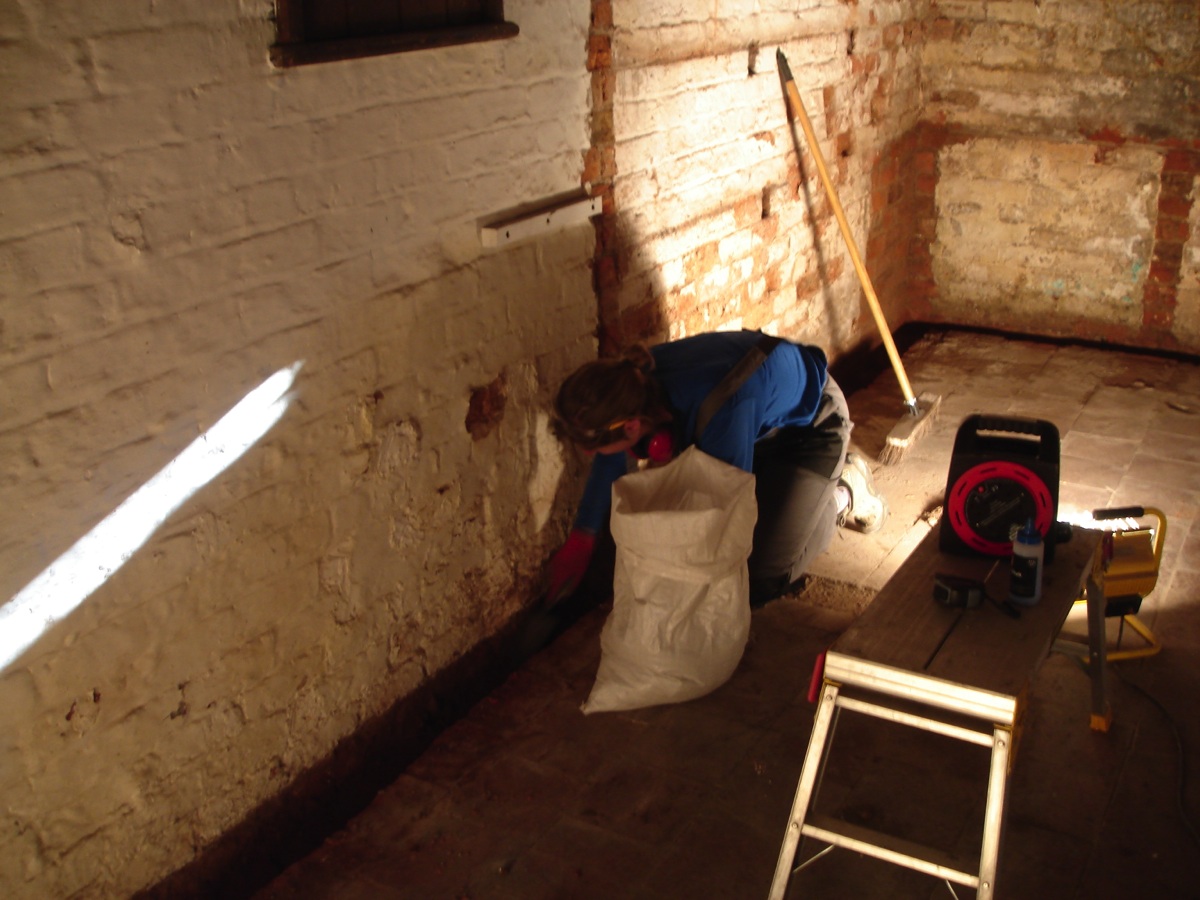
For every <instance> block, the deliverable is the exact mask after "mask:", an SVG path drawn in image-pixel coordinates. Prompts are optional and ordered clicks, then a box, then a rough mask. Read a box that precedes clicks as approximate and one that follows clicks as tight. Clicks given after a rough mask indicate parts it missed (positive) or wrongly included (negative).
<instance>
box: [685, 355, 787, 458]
mask: <svg viewBox="0 0 1200 900" xmlns="http://www.w3.org/2000/svg"><path fill="white" fill-rule="evenodd" d="M781 340H782V338H777V337H772V336H771V335H769V334H764V335H763V336H762V337H760V338H759V340H758V343H756V344H755V345H754V346H753V347H751V348H750V349H749V350H747V351H746V355H745V356H743V357H742V358H741V359H740V360H738V363H737V365H736V366H734V367H733V368H732V369H730V370H729V372H728V373H727V374H726V375H725V377H724V378H722V379H721V381H720V383H719V384H718V385H717V386H716V387H715V388H713V389H712V391H710V392H709V395H708V396H707V397H705V398H704V402H703V403H701V404H700V412H699V413H697V415H696V431H695V433H694V434H693V439H694V440H695V441H697V442H699V440H700V435H701V434H703V433H704V429H705V428H707V427H708V423H709V422H710V421H712V417H713V416H714V415H716V413H717V410H718V409H720V408H721V407H722V406H724V405H725V401H726V400H728V399H729V398H730V397H732V396H733V395H734V394H735V393H736V392H737V389H738V388H740V387H741V386H742V385H743V384H745V383H746V379H747V378H749V377H750V376H751V375H753V374H754V371H755V370H756V369H757V368H758V367H759V366H761V365H762V364H763V362H765V361H766V358H767V357H768V356H769V355H770V353H771V351H772V350H774V349H775V347H776V345H777V344H779V342H780V341H781Z"/></svg>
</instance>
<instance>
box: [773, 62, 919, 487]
mask: <svg viewBox="0 0 1200 900" xmlns="http://www.w3.org/2000/svg"><path fill="white" fill-rule="evenodd" d="M775 60H776V62H777V64H778V67H779V76H780V78H782V79H783V88H784V93H785V94H786V95H787V101H788V117H789V119H791V120H792V121H796V120H799V121H800V127H801V128H802V129H803V130H804V137H805V139H806V140H807V141H808V149H809V151H810V152H811V153H812V157H813V161H814V162H816V164H817V174H818V175H820V176H821V184H823V185H824V186H825V193H826V195H827V196H828V197H829V203H830V205H831V206H832V207H833V214H834V216H835V217H836V218H837V223H838V227H839V228H840V229H841V231H842V237H843V238H845V240H846V249H847V250H848V251H849V253H850V261H851V262H852V263H854V271H855V272H857V273H858V280H859V282H860V283H861V284H862V289H863V293H864V294H866V296H867V303H868V305H869V306H870V307H871V312H872V314H873V315H874V316H875V324H876V326H877V327H878V328H879V335H880V337H882V338H883V345H884V346H885V347H886V348H887V354H888V359H890V360H891V362H892V368H893V369H894V370H895V372H896V380H897V381H899V382H900V390H901V391H902V392H903V393H904V405H905V407H906V409H907V415H905V416H904V417H903V418H901V419H900V421H899V422H897V423H896V426H895V427H894V428H893V429H892V430H891V432H890V433H889V434H888V436H887V441H886V442H885V443H884V446H883V449H882V450H881V451H880V452H879V461H880V462H881V463H884V464H885V465H891V464H892V463H895V462H899V461H900V459H902V458H903V456H904V454H905V453H907V452H908V451H909V449H910V448H911V447H912V446H913V445H914V444H915V443H916V442H917V441H918V440H920V438H921V436H922V435H923V434H924V433H925V431H926V430H927V429H928V428H929V426H930V425H931V424H932V423H933V420H934V419H935V418H936V417H937V413H938V407H940V406H941V403H942V398H941V396H939V395H937V394H931V393H922V394H921V396H920V397H917V396H915V395H914V394H913V389H912V385H911V384H909V381H908V375H906V374H905V372H904V363H902V362H901V361H900V352H899V351H898V350H897V349H896V342H895V341H894V340H893V339H892V332H891V329H890V328H888V324H887V320H886V319H885V318H884V317H883V310H882V309H881V308H880V306H879V297H878V296H876V294H875V288H874V287H872V286H871V278H870V276H869V275H868V274H867V267H866V266H865V265H863V261H862V257H861V256H860V255H859V252H858V246H857V245H856V244H855V243H854V236H853V235H852V234H851V233H850V224H849V223H848V222H847V221H846V213H845V212H844V211H843V210H842V204H841V202H840V201H839V200H838V195H837V191H836V190H834V187H833V182H832V181H831V180H830V178H829V172H828V171H827V170H826V169H825V159H824V157H822V155H821V148H820V147H819V146H818V145H817V136H816V134H814V133H813V127H812V123H811V122H810V121H809V120H808V114H807V113H806V112H805V111H804V104H803V103H802V102H801V100H800V91H799V90H797V89H796V82H795V81H794V80H793V79H792V70H791V68H790V67H789V66H788V62H787V57H785V56H784V55H783V51H782V50H776V51H775Z"/></svg>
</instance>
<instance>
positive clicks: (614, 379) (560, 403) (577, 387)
mask: <svg viewBox="0 0 1200 900" xmlns="http://www.w3.org/2000/svg"><path fill="white" fill-rule="evenodd" d="M653 370H654V357H653V356H651V355H650V351H649V350H648V349H646V348H645V347H644V346H641V345H638V346H635V347H633V348H631V349H630V350H628V351H627V352H626V353H625V355H624V356H622V357H620V358H615V359H597V360H594V361H592V362H589V363H584V364H583V365H582V366H580V367H579V368H578V369H576V370H575V371H574V372H572V373H571V374H570V375H569V376H567V378H566V380H565V381H564V382H563V383H562V385H561V386H560V387H559V389H558V395H557V396H556V397H555V398H554V414H555V424H556V426H557V429H558V432H559V434H560V435H562V436H563V437H565V438H567V439H568V440H570V441H572V442H573V443H575V444H578V445H579V446H580V447H583V448H584V449H589V450H594V449H596V448H598V447H603V446H605V445H607V444H612V443H615V442H617V441H619V440H621V438H622V437H623V435H624V425H625V423H626V422H627V421H629V420H630V419H638V418H640V419H645V420H647V421H649V422H652V423H657V422H660V421H663V420H664V419H666V418H669V414H668V413H666V411H665V407H664V403H663V400H662V392H661V389H660V388H659V386H658V382H657V381H655V379H654V378H653V376H652V375H651V373H652V372H653Z"/></svg>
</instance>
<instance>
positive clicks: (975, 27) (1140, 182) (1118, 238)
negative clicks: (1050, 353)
mask: <svg viewBox="0 0 1200 900" xmlns="http://www.w3.org/2000/svg"><path fill="white" fill-rule="evenodd" d="M934 11H935V12H936V13H937V14H938V17H937V18H936V19H933V20H931V22H930V26H929V29H928V39H927V41H926V42H925V44H924V51H923V55H922V72H923V77H924V81H925V87H926V98H927V104H926V108H925V112H924V118H925V119H926V120H927V121H933V122H937V123H939V124H940V125H942V126H944V127H947V128H948V129H949V131H950V132H951V134H952V135H953V136H952V138H951V143H950V145H949V146H946V147H944V148H943V149H942V150H941V151H940V153H939V155H938V175H939V182H938V188H937V201H936V212H935V213H933V214H935V215H936V218H937V222H938V227H937V235H936V240H935V242H934V246H933V248H932V255H933V261H934V271H935V275H936V279H937V283H938V292H937V296H936V297H935V299H934V301H933V307H932V313H933V316H934V317H935V318H939V319H943V320H946V321H952V322H969V323H978V324H986V325H993V326H999V327H1003V328H1006V329H1008V330H1012V331H1018V332H1028V333H1031V334H1046V335H1055V336H1068V337H1082V338H1090V339H1094V338H1103V339H1106V340H1111V341H1114V342H1118V343H1126V344H1132V345H1141V346H1147V347H1157V348H1162V349H1169V350H1182V351H1185V352H1190V353H1197V352H1200V339H1198V337H1197V336H1198V334H1200V308H1198V302H1197V296H1200V279H1198V278H1197V272H1196V265H1195V259H1196V255H1197V253H1198V252H1200V250H1198V249H1197V248H1198V247H1200V231H1198V230H1197V228H1196V227H1195V224H1194V223H1195V210H1196V204H1197V203H1198V202H1200V195H1198V194H1197V189H1196V184H1197V180H1198V177H1200V145H1198V144H1197V141H1196V136H1197V134H1200V110H1198V109H1197V107H1196V104H1195V103H1194V102H1189V101H1188V99H1187V98H1188V97H1194V96H1195V95H1196V93H1197V91H1200V68H1198V67H1197V63H1196V58H1197V57H1196V48H1197V46H1198V42H1200V6H1197V5H1196V4H1195V3H1179V2H1175V0H1146V2H1139V3H1120V4H1091V3H1083V2H1064V3H1044V2H1038V0H1014V2H1008V3H988V2H984V0H960V2H955V3H945V2H940V3H937V4H935V5H934ZM1189 216H1190V221H1191V222H1192V223H1193V224H1191V225H1190V226H1188V225H1187V222H1188V217H1189ZM1185 231H1186V233H1185Z"/></svg>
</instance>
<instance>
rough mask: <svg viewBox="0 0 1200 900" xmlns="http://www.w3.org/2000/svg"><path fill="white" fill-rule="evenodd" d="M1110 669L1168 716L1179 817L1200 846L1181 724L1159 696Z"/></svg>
mask: <svg viewBox="0 0 1200 900" xmlns="http://www.w3.org/2000/svg"><path fill="white" fill-rule="evenodd" d="M1109 671H1110V672H1112V673H1113V674H1115V675H1116V676H1117V677H1118V678H1119V679H1121V683H1122V684H1125V685H1128V686H1129V687H1131V688H1133V689H1134V690H1136V691H1137V692H1138V693H1139V694H1141V695H1142V696H1143V697H1145V698H1146V699H1147V700H1149V701H1150V702H1151V703H1153V704H1154V705H1155V706H1157V707H1158V711H1159V712H1161V713H1162V714H1163V716H1164V717H1165V718H1166V720H1167V724H1168V725H1170V726H1171V734H1172V735H1173V736H1174V738H1175V749H1176V751H1177V752H1178V753H1179V787H1178V792H1177V793H1176V795H1175V803H1176V805H1177V806H1178V807H1179V817H1180V818H1181V819H1183V824H1184V826H1185V827H1186V828H1187V831H1188V835H1189V836H1190V837H1191V839H1192V840H1193V841H1194V842H1195V843H1196V845H1197V846H1200V831H1198V830H1197V829H1196V825H1195V823H1194V822H1192V820H1191V817H1190V816H1189V815H1188V811H1187V805H1186V802H1187V801H1186V790H1187V753H1186V751H1185V748H1184V746H1183V734H1182V733H1181V732H1180V730H1179V726H1178V725H1177V724H1176V723H1175V719H1174V717H1173V716H1172V715H1171V713H1170V711H1169V710H1168V709H1167V708H1166V707H1165V706H1163V704H1162V703H1161V702H1159V700H1158V698H1157V697H1155V696H1154V695H1153V694H1151V693H1150V692H1149V691H1148V690H1146V689H1145V688H1144V687H1142V686H1141V685H1140V684H1135V683H1134V682H1132V681H1130V680H1129V679H1128V678H1127V677H1126V676H1124V675H1122V674H1121V673H1120V671H1119V669H1118V667H1117V666H1112V667H1110V668H1109Z"/></svg>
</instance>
